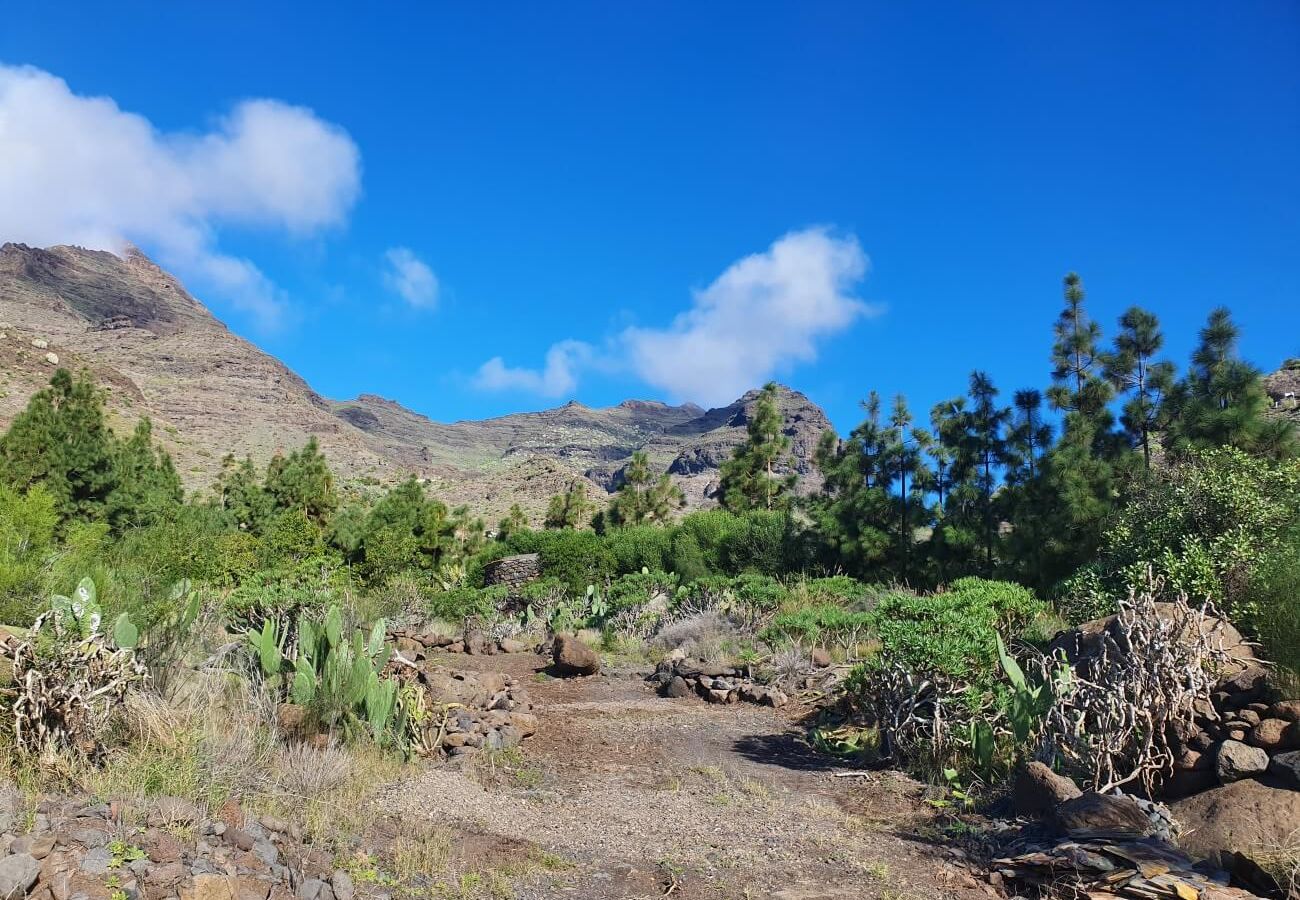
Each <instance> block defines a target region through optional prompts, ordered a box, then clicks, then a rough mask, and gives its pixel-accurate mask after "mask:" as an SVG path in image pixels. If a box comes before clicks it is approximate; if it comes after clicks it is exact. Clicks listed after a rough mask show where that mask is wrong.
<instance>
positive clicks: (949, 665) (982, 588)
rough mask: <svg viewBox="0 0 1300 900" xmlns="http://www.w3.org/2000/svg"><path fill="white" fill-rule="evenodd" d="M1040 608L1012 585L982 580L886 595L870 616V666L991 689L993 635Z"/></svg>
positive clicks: (1009, 630)
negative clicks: (873, 651) (875, 647)
mask: <svg viewBox="0 0 1300 900" xmlns="http://www.w3.org/2000/svg"><path fill="white" fill-rule="evenodd" d="M1045 609H1046V607H1045V605H1044V604H1043V603H1042V602H1041V601H1039V600H1038V599H1037V598H1035V597H1034V595H1033V594H1032V593H1030V592H1029V591H1028V590H1026V589H1025V588H1023V587H1021V586H1020V585H1018V584H1012V583H1010V582H1004V581H986V580H985V579H982V578H963V579H960V580H959V581H956V582H954V583H953V584H952V586H951V587H950V589H949V590H948V591H945V592H942V593H937V594H930V595H924V596H918V595H915V594H909V593H904V592H896V593H891V594H888V595H886V596H885V597H883V598H881V600H880V601H879V603H877V605H876V608H875V609H874V610H873V611H872V613H871V616H872V619H873V621H874V625H875V633H876V638H877V640H878V641H879V642H880V653H879V656H878V657H877V659H876V661H875V662H876V664H880V665H886V664H892V663H895V662H897V663H901V664H902V665H903V666H905V667H906V668H907V669H909V670H910V671H914V672H919V673H924V672H938V673H940V674H943V675H947V676H949V677H952V678H956V679H959V680H962V681H966V682H968V683H971V684H973V685H975V686H978V687H984V688H989V689H991V687H992V684H993V682H994V680H995V677H996V672H997V667H998V664H999V657H998V643H997V642H998V636H999V635H1000V634H1001V635H1014V634H1016V633H1018V632H1019V630H1020V629H1022V628H1023V627H1024V626H1025V625H1027V624H1028V623H1029V622H1030V621H1031V620H1032V619H1033V618H1034V617H1035V616H1037V615H1038V614H1040V613H1041V612H1043V611H1044V610H1045Z"/></svg>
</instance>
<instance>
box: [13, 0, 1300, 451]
mask: <svg viewBox="0 0 1300 900" xmlns="http://www.w3.org/2000/svg"><path fill="white" fill-rule="evenodd" d="M41 6H42V5H41V4H23V5H20V6H18V7H15V8H13V9H9V10H6V12H5V17H4V20H5V21H4V29H3V31H0V63H2V64H4V65H6V66H9V67H14V66H31V67H35V69H36V70H39V71H37V72H36V73H35V74H33V71H32V70H17V69H13V68H10V69H8V70H7V71H8V73H9V77H10V79H11V82H13V81H14V80H15V79H19V78H20V77H21V78H24V79H26V80H25V81H23V84H24V85H25V86H26V87H27V88H30V91H29V93H28V94H26V95H25V96H27V97H28V100H29V101H30V102H29V103H28V104H27V105H26V106H23V107H20V109H21V110H25V112H23V113H22V115H24V116H27V117H29V118H32V119H37V118H39V119H40V121H39V122H32V123H30V124H31V128H30V129H27V128H26V126H27V125H28V124H29V123H28V122H27V121H20V122H19V123H18V124H19V126H21V127H22V129H26V130H21V129H20V131H19V132H18V133H20V134H26V135H28V138H29V139H30V140H32V141H54V140H55V139H56V138H57V143H58V149H59V153H57V154H55V153H42V154H38V155H39V156H40V161H38V162H33V161H32V159H31V157H30V156H29V157H28V158H26V163H25V164H26V165H28V166H29V169H30V170H29V171H26V172H24V173H23V175H22V177H21V178H18V177H14V178H11V179H10V180H9V181H8V182H6V180H5V176H4V174H3V172H0V230H3V231H4V233H3V234H0V240H4V239H19V240H27V241H28V242H29V243H32V242H40V243H55V242H57V241H58V240H74V239H80V240H83V241H85V242H94V241H97V240H103V241H111V240H115V239H128V240H132V241H134V242H136V243H138V244H139V245H140V246H142V247H143V248H144V249H145V250H146V251H148V252H150V253H151V254H153V255H155V256H156V257H158V258H160V259H161V260H163V261H164V262H165V263H167V264H168V265H169V266H170V267H172V268H173V269H175V270H176V271H177V272H178V274H180V275H181V276H182V277H183V278H184V279H185V280H186V282H187V284H189V285H190V286H191V288H192V289H193V291H194V292H195V293H196V294H197V295H199V296H200V297H201V298H202V299H204V300H205V301H206V302H207V303H208V304H209V305H210V306H211V307H212V308H213V309H214V310H215V311H216V312H217V313H218V314H219V315H220V316H221V317H222V318H223V319H224V320H225V321H226V322H227V323H228V324H230V325H231V327H232V328H234V329H235V330H236V331H238V332H239V333H241V334H244V335H245V336H247V337H249V338H250V339H252V340H254V341H256V342H257V343H258V344H260V345H261V346H263V347H264V348H266V349H267V350H268V351H270V352H272V353H274V354H276V355H277V356H279V357H281V358H282V359H283V360H285V362H286V363H288V364H289V365H290V366H291V367H293V368H294V369H295V370H297V371H298V372H299V373H301V374H302V375H303V376H304V377H306V378H307V380H308V381H309V382H310V383H311V384H312V385H313V386H314V387H316V388H317V389H318V390H320V391H321V392H322V393H324V394H326V395H329V396H332V397H340V398H341V397H350V396H354V395H356V394H357V393H360V392H372V393H378V394H382V395H384V396H387V397H391V398H394V399H397V400H399V401H401V402H402V403H404V404H406V405H408V406H410V407H412V408H414V409H417V410H419V411H421V412H424V413H427V414H428V415H430V416H432V417H434V418H435V419H440V420H452V419H458V418H480V417H484V416H488V415H495V414H499V413H503V412H509V411H515V410H523V409H536V408H540V407H542V406H550V405H556V404H558V403H561V402H564V401H565V400H568V399H571V398H576V399H578V400H580V401H582V402H584V403H588V404H591V405H603V404H608V403H614V402H617V401H619V400H621V399H624V398H626V397H661V398H684V399H692V398H695V399H702V400H706V401H707V400H711V399H717V398H718V396H721V393H720V392H725V391H727V390H729V389H730V387H731V385H733V384H736V383H738V382H739V381H746V380H753V381H758V380H761V379H762V378H765V377H767V376H768V375H771V376H774V377H776V378H778V379H780V380H782V381H785V382H787V383H789V384H791V385H793V386H795V387H797V388H799V389H801V390H803V391H805V392H806V393H808V394H809V395H810V396H811V397H812V398H813V399H814V400H816V401H817V402H819V403H821V404H822V405H824V406H825V407H826V408H827V410H828V411H829V412H830V414H831V416H832V418H833V420H834V421H835V423H836V424H837V426H839V427H840V428H841V429H847V428H849V427H851V426H852V425H853V424H855V422H856V421H857V419H858V417H859V415H858V409H857V402H858V401H859V400H860V399H861V398H862V397H863V396H864V395H865V394H866V393H867V391H868V390H870V389H873V388H874V389H876V390H879V391H880V392H881V393H882V394H885V395H891V394H893V393H896V392H900V391H901V392H903V393H905V394H907V395H908V397H909V399H910V400H911V402H912V404H913V406H914V408H915V409H916V410H918V411H919V412H920V413H921V414H922V417H923V416H924V412H925V411H926V410H928V409H929V406H930V405H931V404H932V403H934V402H935V401H937V400H939V399H942V398H944V397H947V396H950V395H952V394H954V393H957V392H959V391H961V390H962V389H963V388H964V386H965V382H966V376H967V374H968V373H969V371H970V370H971V369H972V368H975V367H981V368H985V369H987V370H988V371H990V372H991V373H992V375H993V376H994V378H995V380H996V382H997V383H998V384H999V386H1001V387H1002V389H1003V391H1004V394H1005V395H1006V396H1007V397H1009V396H1010V393H1011V391H1012V390H1014V389H1015V388H1018V387H1024V386H1030V385H1036V386H1042V385H1044V384H1045V383H1046V381H1047V377H1048V368H1049V366H1048V362H1047V354H1048V350H1049V346H1050V340H1051V335H1050V328H1051V323H1052V321H1053V319H1054V318H1055V316H1056V314H1057V312H1058V310H1059V306H1060V280H1061V277H1062V276H1063V275H1064V274H1065V273H1066V272H1067V271H1069V270H1071V269H1074V270H1077V271H1079V272H1080V273H1081V274H1082V276H1083V278H1084V281H1085V284H1086V286H1087V288H1088V292H1089V297H1090V300H1091V304H1092V311H1093V313H1094V315H1095V316H1096V317H1097V318H1098V319H1099V320H1101V322H1102V323H1103V325H1104V326H1105V327H1106V328H1107V330H1108V333H1109V332H1110V331H1113V324H1114V320H1115V318H1116V317H1117V316H1118V315H1119V314H1120V312H1122V311H1123V309H1124V308H1125V307H1127V306H1128V305H1130V304H1134V303H1138V304H1142V305H1145V306H1148V307H1149V308H1151V309H1153V310H1154V311H1156V312H1157V313H1158V314H1159V316H1160V317H1161V319H1162V321H1163V322H1164V324H1165V326H1166V331H1167V333H1168V337H1169V341H1168V344H1169V353H1170V355H1171V356H1172V357H1173V358H1174V359H1176V360H1177V361H1178V362H1179V363H1180V365H1181V364H1182V363H1183V362H1184V361H1185V359H1186V355H1187V353H1188V351H1189V350H1190V347H1191V345H1192V343H1193V341H1194V339H1195V332H1196V329H1197V328H1198V327H1199V325H1200V324H1201V323H1202V322H1203V320H1204V317H1205V315H1206V313H1207V312H1208V311H1209V309H1210V308H1211V307H1212V306H1214V305H1217V304H1226V305H1228V306H1229V307H1231V308H1232V309H1233V311H1234V313H1235V314H1236V316H1237V318H1238V320H1239V322H1240V324H1241V326H1242V328H1243V331H1244V340H1243V349H1244V351H1245V354H1246V355H1247V356H1248V358H1250V359H1251V360H1252V361H1254V362H1256V364H1258V365H1260V366H1261V367H1268V368H1271V367H1273V366H1275V365H1276V364H1277V363H1278V362H1279V361H1280V360H1281V359H1282V358H1283V357H1285V356H1289V355H1297V354H1300V336H1298V334H1300V329H1298V328H1297V326H1300V312H1298V310H1300V297H1298V296H1297V290H1296V287H1295V272H1296V270H1297V265H1296V264H1297V263H1298V262H1300V6H1297V5H1296V4H1295V3H1293V2H1284V0H1276V2H1248V3H1240V4H1223V3H1200V2H1178V3H1172V2H1171V3H1165V2H1155V3H1145V4H1136V3H1131V2H1130V3H1122V4H1121V3H1089V4H1073V5H1069V6H1068V7H1067V5H1066V4H1054V3H1041V2H1026V3H998V4H972V3H929V4H904V3H883V2H882V3H843V4H841V3H829V2H828V3H815V4H793V3H791V4H776V3H771V4H768V3H761V4H754V3H735V4H727V3H711V4H700V3H695V2H680V3H655V4H650V3H591V4H571V3H564V4H497V5H492V6H485V5H482V4H458V5H455V6H454V7H453V6H450V5H448V6H446V7H441V6H440V7H439V8H431V7H432V6H433V5H430V4H409V5H399V4H382V3H374V4H368V5H366V6H365V7H364V12H363V13H357V12H354V11H352V9H345V7H349V8H355V9H362V8H359V7H355V5H353V4H317V5H315V6H313V7H312V8H311V10H310V12H306V11H303V10H301V9H291V8H289V5H288V4H282V5H275V4H260V3H259V4H252V3H239V2H232V3H227V4H223V5H222V8H221V10H220V11H219V13H218V12H212V11H211V9H210V8H209V7H204V6H202V5H198V4H157V3H146V2H132V0H122V2H117V3H114V4H110V5H105V4H102V3H89V2H86V3H80V2H71V3H64V4H60V5H59V9H58V11H57V12H46V11H42V9H41ZM269 7H275V8H269ZM15 72H21V73H25V74H24V75H22V76H19V75H15V74H14V73H15ZM56 79H62V81H63V82H64V83H65V84H64V85H63V86H62V87H60V85H59V82H57V81H56ZM2 84H3V81H2V80H0V85H2ZM3 96H4V94H3V89H2V88H0V98H3ZM13 96H14V92H12V91H11V94H10V98H11V100H12V97H13ZM87 97H105V98H111V101H112V103H113V104H115V106H108V107H104V106H102V105H101V106H90V105H87V104H86V102H85V98H87ZM250 99H254V100H256V99H264V100H269V101H274V102H272V103H253V104H249V103H247V101H249V100H250ZM4 102H5V101H4V100H3V99H0V112H3V111H4V109H5V107H4ZM15 102H16V101H15ZM241 104H242V105H241ZM47 110H49V111H51V112H50V113H49V115H48V116H46V115H45V111H47ZM308 110H309V111H310V112H308ZM34 111H39V113H40V115H38V114H37V112H34ZM9 112H10V124H9V126H8V127H9V129H10V132H9V137H8V138H6V137H4V134H5V132H4V131H3V130H0V159H3V158H4V153H5V152H6V151H5V148H4V143H5V142H6V141H7V142H8V143H9V144H10V152H11V153H12V152H13V146H14V143H15V141H14V139H13V134H14V133H15V131H14V128H15V126H14V124H13V122H14V119H15V113H14V112H13V110H12V109H11V110H9ZM124 113H131V114H135V115H136V116H139V117H141V118H139V119H132V118H130V117H127V116H125V115H124ZM0 121H3V116H0ZM4 127H5V126H2V125H0V129H2V128H4ZM105 135H110V136H113V138H112V139H111V140H110V138H109V137H105ZM119 137H120V139H119ZM69 148H72V149H69ZM73 150H76V151H77V152H73ZM87 157H89V158H90V161H89V162H87ZM47 158H51V159H53V160H54V161H52V162H47V161H46V160H47ZM96 166H99V168H96ZM159 167H162V168H166V169H167V172H168V173H169V174H168V177H167V178H163V179H158V180H159V182H161V183H164V185H165V186H164V187H159V186H158V184H154V183H153V182H152V180H151V179H150V178H149V173H150V172H151V171H153V169H154V168H159ZM15 170H16V169H15V167H11V171H15ZM69 170H71V174H70V173H69ZM123 170H127V171H130V172H132V173H134V176H133V177H135V178H138V179H140V180H139V181H138V182H136V181H133V180H132V178H128V177H125V176H123V177H119V174H118V173H119V172H121V171H123ZM87 173H89V174H87ZM92 176H93V177H92ZM106 185H107V186H106ZM74 188H75V189H74ZM6 191H8V192H9V194H10V196H8V197H6V196H5V194H6ZM87 192H89V194H90V195H91V196H92V199H93V201H94V202H93V203H91V202H89V201H88V200H87V199H86V193H87ZM101 194H102V196H100V195H101ZM6 207H7V208H8V210H9V211H8V212H5V208H6ZM90 207H93V209H94V214H93V217H92V220H91V221H87V216H88V215H89V214H88V213H87V212H86V210H87V209H88V208H90ZM64 234H67V235H68V237H66V238H65V237H62V235H64ZM787 235H793V237H791V238H788V239H787V240H786V241H785V242H782V239H783V237H784V236H787ZM51 238H53V239H51ZM755 254H759V256H758V257H756V258H753V259H750V260H749V262H748V263H745V262H742V261H743V260H745V259H746V258H747V257H752V256H754V255H755ZM403 273H404V275H403ZM724 273H728V274H726V275H725V276H724ZM403 277H405V280H403ZM403 293H404V294H405V295H403ZM692 310H694V312H693V313H692V312H691V311H692ZM683 317H685V318H683ZM548 353H549V354H550V355H551V359H552V365H551V366H550V368H549V370H548V368H547V359H548ZM492 360H498V362H496V363H492V362H490V361H492ZM485 364H486V368H485Z"/></svg>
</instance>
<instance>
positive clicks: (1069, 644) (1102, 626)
mask: <svg viewBox="0 0 1300 900" xmlns="http://www.w3.org/2000/svg"><path fill="white" fill-rule="evenodd" d="M1173 609H1174V605H1173V604H1172V603H1157V604H1156V614H1157V615H1158V616H1160V617H1161V618H1162V619H1164V620H1166V621H1167V620H1168V618H1169V616H1171V615H1172V614H1173ZM1118 621H1119V616H1117V615H1111V616H1106V617H1104V618H1101V619H1093V620H1092V621H1090V622H1084V623H1083V624H1082V625H1079V626H1078V627H1076V628H1073V629H1071V630H1069V631H1065V632H1062V633H1061V634H1059V635H1057V636H1056V637H1055V638H1054V639H1053V640H1052V644H1051V651H1052V652H1055V651H1056V650H1061V651H1063V652H1064V653H1065V655H1066V658H1067V659H1068V660H1069V662H1070V664H1071V665H1075V664H1078V663H1079V662H1081V661H1083V660H1086V658H1087V657H1090V656H1093V655H1095V654H1096V653H1097V651H1098V649H1099V648H1100V646H1101V643H1102V641H1103V640H1104V638H1105V636H1106V635H1110V636H1112V637H1113V636H1114V635H1116V634H1117V633H1118V629H1117V624H1118ZM1188 628H1189V633H1188V635H1187V636H1188V637H1190V636H1191V634H1190V631H1191V628H1192V626H1190V625H1189V626H1188ZM1200 630H1201V633H1202V634H1204V635H1206V636H1208V637H1209V638H1211V640H1212V641H1213V643H1214V645H1215V646H1217V647H1221V648H1223V649H1224V650H1225V651H1226V652H1227V653H1228V654H1229V655H1230V656H1231V657H1232V658H1233V660H1234V665H1233V666H1232V669H1231V670H1230V671H1229V672H1227V673H1225V674H1226V675H1228V676H1229V679H1228V680H1231V678H1232V677H1233V676H1236V675H1238V674H1240V672H1241V671H1242V670H1244V669H1248V670H1252V671H1261V672H1262V671H1263V670H1262V669H1260V668H1259V667H1258V666H1256V665H1255V664H1254V660H1255V651H1254V650H1253V649H1252V648H1251V646H1250V644H1249V643H1247V641H1246V639H1245V638H1244V637H1242V634H1241V632H1240V631H1238V630H1237V629H1236V628H1234V627H1233V625H1232V623H1230V622H1229V621H1228V620H1227V619H1220V618H1217V617H1215V616H1206V617H1204V618H1203V619H1202V620H1201V626H1200ZM1233 692H1234V693H1239V691H1235V690H1234V691H1233Z"/></svg>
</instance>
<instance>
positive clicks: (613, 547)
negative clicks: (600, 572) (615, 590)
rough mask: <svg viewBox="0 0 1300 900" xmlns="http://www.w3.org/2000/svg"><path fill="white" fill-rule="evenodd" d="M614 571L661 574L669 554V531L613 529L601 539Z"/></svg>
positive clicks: (644, 527) (647, 527)
mask: <svg viewBox="0 0 1300 900" xmlns="http://www.w3.org/2000/svg"><path fill="white" fill-rule="evenodd" d="M604 537H605V546H606V547H607V548H608V549H609V552H610V555H611V556H612V557H613V561H614V571H615V572H617V573H619V574H630V573H634V572H640V571H641V570H642V569H649V570H650V571H652V572H662V571H663V570H664V569H665V568H666V567H667V564H668V560H669V558H670V557H671V555H672V531H671V530H670V529H668V528H661V527H658V526H655V525H633V526H630V527H627V528H615V529H613V530H611V531H610V532H608V533H607V534H606V535H605V536H604Z"/></svg>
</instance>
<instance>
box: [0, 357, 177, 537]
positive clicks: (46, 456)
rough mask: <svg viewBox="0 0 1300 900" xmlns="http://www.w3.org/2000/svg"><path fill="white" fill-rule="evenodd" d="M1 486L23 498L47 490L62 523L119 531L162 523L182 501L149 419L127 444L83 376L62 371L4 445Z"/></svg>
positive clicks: (0, 462)
mask: <svg viewBox="0 0 1300 900" xmlns="http://www.w3.org/2000/svg"><path fill="white" fill-rule="evenodd" d="M0 480H3V482H4V483H6V484H8V485H10V486H11V487H13V488H16V489H17V490H19V491H24V492H25V491H27V490H28V489H29V488H31V487H33V486H35V485H38V484H40V485H44V487H45V489H46V490H47V491H49V493H50V494H51V495H52V496H53V498H54V501H55V507H56V509H57V510H58V514H59V519H60V521H61V522H65V523H66V522H68V521H70V520H73V519H79V520H92V521H107V522H109V523H110V524H111V526H112V527H113V528H114V530H116V531H122V530H124V529H126V528H129V527H131V526H134V525H140V524H147V523H150V522H156V521H158V520H160V519H162V518H164V517H165V516H166V515H167V514H168V513H169V512H170V511H171V510H172V509H174V508H175V507H176V506H177V505H178V504H179V503H180V502H181V499H182V495H181V486H180V479H179V478H178V477H177V475H176V471H175V469H174V468H173V467H172V463H171V459H170V458H169V457H168V456H167V454H166V453H163V452H162V451H161V450H158V449H156V448H155V447H154V446H153V439H152V432H151V429H150V425H149V421H148V419H142V420H141V421H140V422H139V424H138V425H137V426H136V429H135V431H134V432H133V433H132V435H131V437H130V438H128V439H127V440H125V441H123V440H120V439H119V438H117V437H116V436H115V435H114V434H113V432H112V431H111V430H110V429H109V428H108V425H107V423H106V421H105V418H104V408H103V397H102V394H101V392H100V391H99V390H98V389H97V388H96V387H95V386H94V384H93V383H92V382H91V380H90V377H89V375H87V374H82V375H81V376H80V377H78V378H77V379H76V380H74V379H73V377H72V374H71V373H70V372H68V371H67V370H66V369H59V370H58V371H57V372H55V373H54V377H53V378H51V379H50V386H49V387H48V388H46V389H45V390H43V391H39V392H38V393H36V394H35V395H34V396H33V397H32V399H31V400H30V401H29V402H28V404H27V407H26V409H24V410H23V411H22V412H21V413H19V414H18V416H17V417H16V418H15V419H14V421H13V423H12V424H11V425H10V427H9V430H8V431H7V432H6V433H5V435H4V436H3V437H2V438H0Z"/></svg>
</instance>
